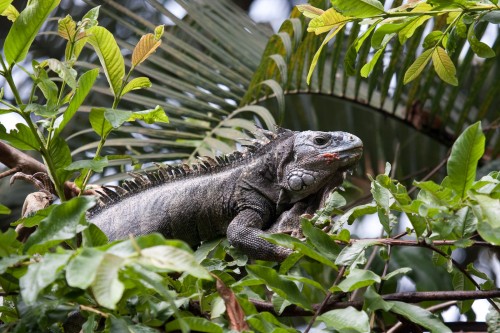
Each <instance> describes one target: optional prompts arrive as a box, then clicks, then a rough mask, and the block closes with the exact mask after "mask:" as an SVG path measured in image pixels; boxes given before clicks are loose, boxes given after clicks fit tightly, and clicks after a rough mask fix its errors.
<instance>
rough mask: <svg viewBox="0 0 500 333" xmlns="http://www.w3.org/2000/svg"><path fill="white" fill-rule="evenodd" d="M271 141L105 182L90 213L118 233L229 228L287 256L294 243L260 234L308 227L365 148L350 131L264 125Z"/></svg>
mask: <svg viewBox="0 0 500 333" xmlns="http://www.w3.org/2000/svg"><path fill="white" fill-rule="evenodd" d="M262 132H263V133H264V134H265V136H263V137H264V138H267V139H266V142H265V143H264V144H262V143H256V144H255V145H253V146H250V147H249V148H248V149H247V151H246V152H244V153H241V152H235V153H233V154H230V155H226V156H224V157H217V159H216V160H215V159H212V158H202V159H201V162H200V163H198V164H194V165H192V166H188V165H186V164H183V165H181V166H178V167H171V166H165V165H161V166H159V168H158V170H157V171H156V172H148V173H146V174H145V175H140V174H132V176H133V178H134V179H133V180H128V181H125V182H124V183H123V185H122V187H114V188H113V189H112V188H110V187H103V188H102V191H101V193H100V194H101V195H100V200H99V206H97V207H95V208H94V209H93V210H91V211H90V212H89V216H88V217H89V220H90V221H91V222H92V223H94V224H96V225H97V226H98V227H99V228H101V229H102V230H103V231H104V233H105V234H106V235H107V236H108V237H109V238H110V239H111V240H115V239H123V238H126V237H128V235H129V234H133V235H142V234H148V233H152V232H159V233H161V234H163V235H164V236H165V237H167V238H177V239H181V240H184V241H186V242H187V243H189V244H190V245H191V246H196V245H198V244H200V243H201V242H202V241H205V240H210V239H213V238H217V237H220V236H223V235H227V238H228V241H229V243H230V244H231V245H233V246H234V247H236V248H238V249H240V250H242V251H243V252H244V253H245V254H247V255H248V256H249V257H251V258H254V259H263V260H274V261H282V260H284V259H285V258H286V257H287V256H288V255H289V254H290V253H291V250H289V249H285V248H283V247H279V246H276V245H273V244H271V243H269V242H267V241H266V240H264V239H262V238H261V237H259V235H261V234H263V233H266V232H272V233H277V232H287V233H292V234H297V233H299V232H300V223H299V217H300V215H302V214H304V213H313V212H314V211H315V210H316V209H318V208H319V207H320V206H321V204H322V203H323V201H324V199H325V198H326V196H327V195H328V194H329V192H331V191H332V190H333V189H334V188H335V187H337V186H339V185H340V184H341V183H342V181H343V179H344V177H345V172H346V171H348V170H349V169H352V168H353V166H354V165H355V163H356V162H357V161H358V160H359V158H360V157H361V154H362V149H363V144H362V142H361V140H360V139H359V138H358V137H356V136H354V135H352V134H350V133H346V132H317V131H304V132H295V131H291V130H285V129H278V131H277V133H272V132H270V131H262Z"/></svg>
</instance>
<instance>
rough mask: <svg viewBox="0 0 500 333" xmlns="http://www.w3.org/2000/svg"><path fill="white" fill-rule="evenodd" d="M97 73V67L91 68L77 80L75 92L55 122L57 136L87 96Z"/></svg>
mask: <svg viewBox="0 0 500 333" xmlns="http://www.w3.org/2000/svg"><path fill="white" fill-rule="evenodd" d="M98 74H99V68H94V69H91V70H89V71H87V72H85V73H83V74H82V76H80V78H79V79H78V82H77V88H76V89H75V94H74V95H73V97H71V100H70V102H69V105H68V108H67V109H66V111H64V113H63V115H62V117H60V118H58V119H57V120H56V123H55V127H56V130H55V134H54V135H55V136H58V135H59V134H60V133H61V131H62V130H63V129H64V127H65V126H66V125H67V124H68V122H69V121H70V120H71V118H73V116H74V115H75V113H76V111H77V110H78V108H79V107H80V105H82V103H83V101H84V100H85V97H87V95H88V93H89V92H90V89H92V86H93V85H94V82H95V80H96V78H97V75H98Z"/></svg>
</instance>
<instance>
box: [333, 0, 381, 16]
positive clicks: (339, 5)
mask: <svg viewBox="0 0 500 333" xmlns="http://www.w3.org/2000/svg"><path fill="white" fill-rule="evenodd" d="M331 3H332V6H333V8H335V9H336V10H338V11H339V12H340V13H342V14H343V15H346V16H354V17H356V18H365V17H371V16H375V15H378V14H382V13H384V6H383V5H382V3H381V2H380V1H378V0H350V1H343V0H331Z"/></svg>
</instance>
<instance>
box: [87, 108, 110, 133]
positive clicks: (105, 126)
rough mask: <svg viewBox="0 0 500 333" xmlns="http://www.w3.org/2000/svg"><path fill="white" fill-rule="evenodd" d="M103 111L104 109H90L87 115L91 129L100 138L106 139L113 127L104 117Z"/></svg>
mask: <svg viewBox="0 0 500 333" xmlns="http://www.w3.org/2000/svg"><path fill="white" fill-rule="evenodd" d="M105 110H106V109H105V108H92V109H91V110H90V114H89V121H90V125H91V126H92V129H93V130H94V131H95V132H96V133H97V134H98V135H99V136H100V137H102V138H106V137H107V136H108V134H109V133H110V132H111V131H112V130H113V126H112V125H111V124H110V122H109V121H108V120H107V119H106V118H105V117H104V112H105Z"/></svg>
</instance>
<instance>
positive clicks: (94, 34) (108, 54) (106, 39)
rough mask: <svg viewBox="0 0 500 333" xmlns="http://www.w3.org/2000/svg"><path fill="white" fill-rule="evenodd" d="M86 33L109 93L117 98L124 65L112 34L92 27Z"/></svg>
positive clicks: (100, 28)
mask: <svg viewBox="0 0 500 333" xmlns="http://www.w3.org/2000/svg"><path fill="white" fill-rule="evenodd" d="M87 33H88V34H89V35H90V37H89V40H88V41H89V43H90V45H92V46H93V47H94V49H95V51H96V53H97V56H98V57H99V60H100V61H101V65H102V67H103V69H104V74H106V78H107V79H108V82H109V86H110V88H111V91H112V92H113V95H114V96H115V97H119V96H120V90H121V87H122V80H123V77H124V76H125V64H124V61H123V56H122V55H121V53H120V48H119V47H118V44H117V43H116V41H115V38H114V37H113V34H112V33H111V32H109V31H108V30H107V29H106V28H104V27H100V26H94V27H92V28H90V29H88V30H87Z"/></svg>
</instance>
